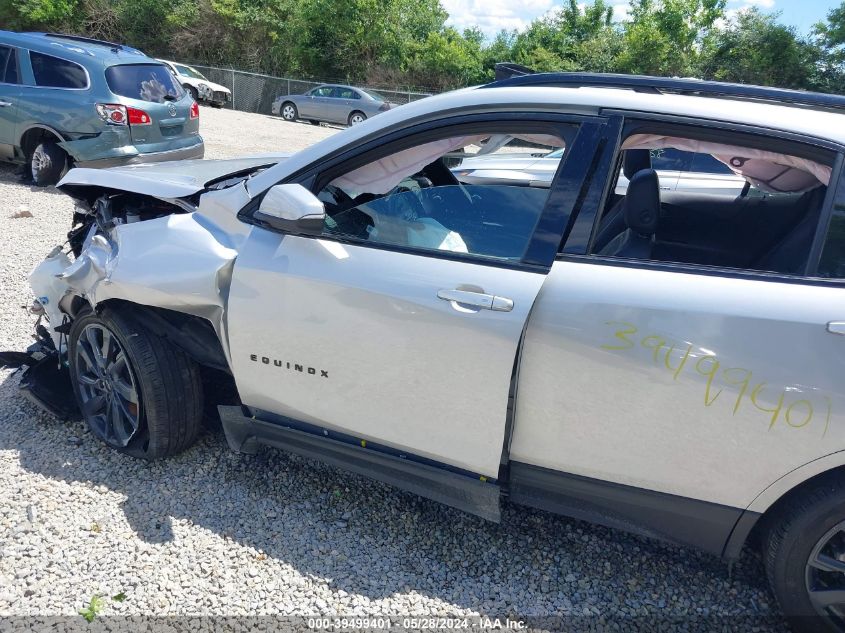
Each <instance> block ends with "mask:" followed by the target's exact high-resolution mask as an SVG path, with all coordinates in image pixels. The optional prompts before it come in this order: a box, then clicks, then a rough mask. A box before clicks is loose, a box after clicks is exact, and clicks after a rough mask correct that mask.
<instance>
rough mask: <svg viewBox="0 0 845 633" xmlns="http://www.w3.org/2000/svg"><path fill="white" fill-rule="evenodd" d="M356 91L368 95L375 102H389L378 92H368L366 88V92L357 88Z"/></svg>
mask: <svg viewBox="0 0 845 633" xmlns="http://www.w3.org/2000/svg"><path fill="white" fill-rule="evenodd" d="M358 90H360V91H361V92H363V93H364V94H367V95H370V96H371V97H372V98H373V99H375V100H376V101H384V102H385V103H386V102H388V101H389V99H388V98H387V97H385V96H384V95H381V94H379V93H378V92H375V91H374V90H370V89H369V88H367V89H366V90H364V89H363V88H358Z"/></svg>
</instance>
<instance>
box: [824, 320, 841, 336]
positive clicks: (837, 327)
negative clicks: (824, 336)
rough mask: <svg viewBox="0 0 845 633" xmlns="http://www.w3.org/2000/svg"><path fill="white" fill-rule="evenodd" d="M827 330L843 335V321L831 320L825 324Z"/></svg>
mask: <svg viewBox="0 0 845 633" xmlns="http://www.w3.org/2000/svg"><path fill="white" fill-rule="evenodd" d="M827 331H828V332H830V333H831V334H842V335H843V336H845V321H831V322H830V323H828V324H827Z"/></svg>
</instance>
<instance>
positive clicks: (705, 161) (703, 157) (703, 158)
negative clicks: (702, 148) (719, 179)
mask: <svg viewBox="0 0 845 633" xmlns="http://www.w3.org/2000/svg"><path fill="white" fill-rule="evenodd" d="M690 171H698V172H702V173H705V174H731V175H733V173H734V172H733V170H732V169H731V168H730V167H728V166H727V165H725V163H723V162H721V161H719V160H716V159H715V158H713V157H712V156H711V155H710V154H696V155H695V156H693V159H692V166H691V167H690Z"/></svg>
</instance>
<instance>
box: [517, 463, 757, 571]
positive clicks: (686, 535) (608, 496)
mask: <svg viewBox="0 0 845 633" xmlns="http://www.w3.org/2000/svg"><path fill="white" fill-rule="evenodd" d="M509 497H510V500H511V501H513V502H514V503H517V504H522V505H527V506H532V507H535V508H540V509H541V510H548V511H550V512H555V513H557V514H563V515H566V516H570V517H573V518H575V519H582V520H584V521H589V522H591V523H598V524H599V525H605V526H607V527H612V528H617V529H620V530H625V531H627V532H632V533H634V534H640V535H642V536H648V537H651V538H657V539H660V540H663V541H669V542H672V543H677V544H680V545H690V546H693V547H696V548H698V549H702V550H704V551H706V552H709V553H711V554H715V555H717V556H723V555H725V556H728V557H732V558H733V557H737V556H738V555H739V550H740V549H741V545H740V546H739V547H737V544H736V543H733V547H731V548H729V551H726V545H727V544H728V540H729V538H730V537H731V533H732V532H733V531H734V527H735V526H736V525H737V522H738V521H739V520H740V518H741V517H743V519H744V521H743V524H747V523H749V522H750V523H752V524H753V521H752V520H751V519H752V518H753V516H751V515H754V513H748V512H744V511H743V510H742V509H741V508H733V507H730V506H724V505H720V504H717V503H710V502H708V501H701V500H698V499H689V498H687V497H680V496H677V495H671V494H667V493H664V492H656V491H654V490H646V489H643V488H637V487H634V486H626V485H623V484H617V483H612V482H608V481H601V480H599V479H591V478H589V477H582V476H579V475H571V474H567V473H561V472H557V471H554V470H549V469H547V468H541V467H539V466H533V465H530V464H523V463H520V462H511V464H510V494H509ZM744 515H746V516H744ZM741 531H743V532H745V533H746V534H747V531H745V530H741Z"/></svg>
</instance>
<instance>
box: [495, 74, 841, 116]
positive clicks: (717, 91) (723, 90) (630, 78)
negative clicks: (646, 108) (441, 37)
mask: <svg viewBox="0 0 845 633" xmlns="http://www.w3.org/2000/svg"><path fill="white" fill-rule="evenodd" d="M496 77H497V81H493V82H491V83H489V84H486V85H484V86H482V88H504V87H514V86H522V87H528V86H561V87H602V88H623V89H628V90H633V91H635V92H645V93H650V94H664V93H670V94H683V95H693V96H702V97H725V98H731V99H743V100H749V101H764V102H770V103H777V104H781V105H795V106H810V107H815V108H825V109H834V110H843V109H845V96H842V95H831V94H824V93H821V92H805V91H803V90H787V89H784V88H768V87H765V86H752V85H746V84H732V83H722V82H720V81H704V80H701V79H679V78H670V77H649V76H645V75H620V74H611V73H563V72H561V73H533V72H531V69H529V68H526V67H524V66H518V65H516V64H496Z"/></svg>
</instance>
